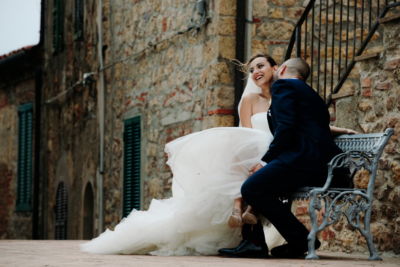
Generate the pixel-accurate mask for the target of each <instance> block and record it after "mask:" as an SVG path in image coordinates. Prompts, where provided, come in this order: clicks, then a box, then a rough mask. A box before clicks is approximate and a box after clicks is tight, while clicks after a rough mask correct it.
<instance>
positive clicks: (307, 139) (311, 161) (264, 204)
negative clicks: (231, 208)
mask: <svg viewBox="0 0 400 267" xmlns="http://www.w3.org/2000/svg"><path fill="white" fill-rule="evenodd" d="M271 95H272V103H271V107H270V110H269V114H268V117H269V118H268V122H269V124H270V128H271V131H272V133H273V135H274V140H273V142H272V143H271V145H270V147H269V150H268V152H267V153H266V154H265V155H264V157H263V160H264V161H265V162H267V163H268V164H267V165H266V166H264V167H263V168H261V169H260V170H259V171H257V172H256V173H254V174H253V175H251V176H250V177H249V178H248V179H247V180H246V182H245V183H244V184H243V186H242V189H241V191H242V196H243V199H244V200H245V201H246V202H247V203H248V204H250V205H252V206H253V207H254V209H255V210H257V211H258V212H260V213H261V214H262V215H264V216H265V217H266V218H267V219H269V221H270V222H271V223H272V224H274V226H275V227H276V228H277V230H278V231H279V232H280V233H281V234H282V236H283V237H284V238H285V239H286V241H287V242H288V243H289V244H293V245H295V246H301V247H307V235H308V231H307V229H306V228H305V227H304V225H303V224H302V223H301V222H299V221H298V220H297V218H296V217H295V216H294V215H293V214H292V213H291V212H290V209H288V208H287V207H286V206H285V204H283V203H282V202H281V201H280V197H282V196H283V195H286V194H287V193H288V192H291V191H295V190H296V189H297V188H299V187H303V186H319V185H322V184H323V183H324V181H325V179H326V172H327V163H328V162H329V161H330V160H331V159H332V157H333V156H335V155H336V154H338V153H340V152H341V151H340V149H339V148H338V147H337V146H336V145H335V143H334V142H333V137H332V135H331V132H330V129H329V121H330V119H329V112H328V109H327V107H326V105H325V103H324V101H323V100H322V99H321V97H320V96H319V95H318V94H317V93H316V92H315V91H314V90H313V89H312V88H311V87H310V86H308V85H307V84H306V83H305V82H304V81H302V80H299V79H281V80H278V81H276V82H275V83H273V85H272V88H271ZM258 233H260V231H258ZM253 238H254V237H253ZM259 239H260V240H263V237H261V236H260V238H259Z"/></svg>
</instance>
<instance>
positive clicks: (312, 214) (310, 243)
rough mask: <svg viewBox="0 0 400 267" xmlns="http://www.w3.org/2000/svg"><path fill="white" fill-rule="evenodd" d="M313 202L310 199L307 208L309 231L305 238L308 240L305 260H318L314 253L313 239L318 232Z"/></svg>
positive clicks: (312, 199) (313, 199)
mask: <svg viewBox="0 0 400 267" xmlns="http://www.w3.org/2000/svg"><path fill="white" fill-rule="evenodd" d="M314 201H315V198H314V197H313V198H311V199H310V204H309V206H308V213H309V214H310V218H311V231H310V233H309V234H308V237H307V240H308V253H307V256H306V259H307V260H316V259H319V257H318V256H317V254H316V253H315V239H316V237H317V232H318V222H317V213H316V210H315V208H314Z"/></svg>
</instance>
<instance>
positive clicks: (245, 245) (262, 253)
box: [218, 240, 269, 258]
mask: <svg viewBox="0 0 400 267" xmlns="http://www.w3.org/2000/svg"><path fill="white" fill-rule="evenodd" d="M218 252H219V254H220V255H221V256H226V257H233V258H268V257H269V255H268V247H267V246H266V245H265V246H257V245H255V244H254V243H252V242H250V241H248V240H242V242H240V244H239V245H238V246H237V247H235V248H221V249H219V250H218Z"/></svg>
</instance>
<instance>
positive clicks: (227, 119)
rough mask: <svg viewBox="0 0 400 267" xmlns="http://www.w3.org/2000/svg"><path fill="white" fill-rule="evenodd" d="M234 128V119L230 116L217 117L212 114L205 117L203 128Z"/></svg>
mask: <svg viewBox="0 0 400 267" xmlns="http://www.w3.org/2000/svg"><path fill="white" fill-rule="evenodd" d="M232 126H234V119H233V116H232V115H218V114H212V115H210V116H207V117H205V119H204V123H203V128H204V129H208V128H213V127H232Z"/></svg>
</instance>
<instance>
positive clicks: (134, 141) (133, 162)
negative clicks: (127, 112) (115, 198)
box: [122, 117, 141, 217]
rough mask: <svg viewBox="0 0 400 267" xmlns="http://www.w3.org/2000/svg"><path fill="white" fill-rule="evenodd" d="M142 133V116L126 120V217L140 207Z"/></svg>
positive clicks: (124, 209) (124, 214)
mask: <svg viewBox="0 0 400 267" xmlns="http://www.w3.org/2000/svg"><path fill="white" fill-rule="evenodd" d="M140 135H141V134H140V117H135V118H131V119H128V120H125V121H124V189H123V190H124V201H123V212H122V213H123V216H124V217H126V216H127V215H128V214H129V213H130V212H131V210H132V209H137V210H139V209H140V184H141V183H140Z"/></svg>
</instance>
